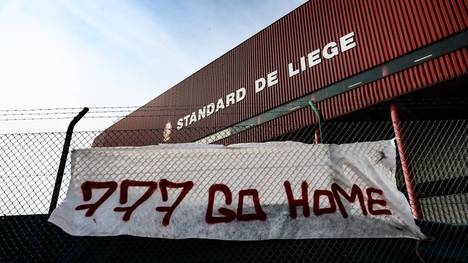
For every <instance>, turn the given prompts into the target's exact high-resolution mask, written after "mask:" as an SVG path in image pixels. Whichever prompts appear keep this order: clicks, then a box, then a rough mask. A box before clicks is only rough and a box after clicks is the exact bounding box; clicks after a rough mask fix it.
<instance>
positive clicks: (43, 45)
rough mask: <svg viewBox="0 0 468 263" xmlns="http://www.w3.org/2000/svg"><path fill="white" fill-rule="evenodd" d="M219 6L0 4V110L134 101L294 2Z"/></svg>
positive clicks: (38, 125) (22, 126)
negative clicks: (0, 93) (0, 94)
mask: <svg viewBox="0 0 468 263" xmlns="http://www.w3.org/2000/svg"><path fill="white" fill-rule="evenodd" d="M262 3H263V4H262ZM273 3H274V4H273ZM222 4H224V5H227V6H221V4H218V3H217V2H216V1H215V2H206V1H205V2H203V1H202V2H200V1H187V2H182V3H176V4H172V2H171V1H169V2H168V3H165V2H156V3H152V4H151V5H146V4H144V3H141V2H135V1H6V2H3V3H2V4H0V39H1V41H0V90H1V92H2V96H0V109H8V108H15V109H17V108H54V107H79V106H126V105H142V104H144V103H145V102H147V101H149V100H151V99H152V98H154V97H156V96H157V95H159V94H160V93H161V92H163V91H164V90H166V89H168V88H170V87H171V86H173V85H174V84H176V83H177V82H179V81H181V80H182V79H184V78H186V77H188V76H189V75H190V74H191V73H193V72H195V71H196V70H197V69H199V68H201V67H202V66H204V65H205V64H207V63H209V62H210V61H212V60H213V59H215V58H216V57H218V56H220V55H222V54H223V53H224V52H226V51H227V50H229V49H231V48H233V47H234V46H235V45H237V44H239V43H241V42H242V41H244V40H245V39H247V38H248V37H249V36H251V35H252V34H254V33H255V32H257V31H259V30H260V29H261V28H263V27H265V26H267V25H268V24H270V23H271V22H273V21H274V20H276V19H277V18H279V17H280V16H282V15H284V14H286V13H287V12H288V11H290V10H291V9H292V8H294V7H296V6H298V5H299V4H298V3H292V2H290V3H288V4H284V1H273V2H258V3H255V4H249V5H246V4H245V3H244V4H239V5H233V4H229V2H225V3H222ZM174 5H177V6H174ZM0 118H1V117H0ZM68 121H69V120H66V121H31V122H12V121H10V122H1V123H0V133H1V132H7V131H8V132H13V131H19V130H21V131H31V130H35V131H36V130H64V129H66V123H67V122H68ZM112 122H113V120H110V119H107V120H102V119H99V120H96V119H93V120H90V119H87V120H86V121H85V123H80V128H83V129H103V128H105V127H107V126H109V125H110V124H111V123H112Z"/></svg>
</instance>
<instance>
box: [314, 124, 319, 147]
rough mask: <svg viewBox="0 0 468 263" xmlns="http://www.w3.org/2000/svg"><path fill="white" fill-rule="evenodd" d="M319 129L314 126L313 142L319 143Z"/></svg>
mask: <svg viewBox="0 0 468 263" xmlns="http://www.w3.org/2000/svg"><path fill="white" fill-rule="evenodd" d="M319 137H320V136H319V130H318V129H317V128H314V144H319V143H320V138H319Z"/></svg>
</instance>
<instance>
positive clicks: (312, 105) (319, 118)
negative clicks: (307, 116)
mask: <svg viewBox="0 0 468 263" xmlns="http://www.w3.org/2000/svg"><path fill="white" fill-rule="evenodd" d="M309 105H310V108H311V109H312V111H313V112H314V113H315V117H317V122H318V129H319V139H320V142H322V120H323V118H322V112H321V111H320V110H319V108H318V107H317V104H315V102H314V101H313V100H309Z"/></svg>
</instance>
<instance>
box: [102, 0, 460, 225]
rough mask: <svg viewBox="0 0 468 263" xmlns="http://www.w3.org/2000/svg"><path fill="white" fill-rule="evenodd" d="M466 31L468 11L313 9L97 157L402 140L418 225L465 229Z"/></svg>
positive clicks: (316, 4) (164, 105)
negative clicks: (124, 149)
mask: <svg viewBox="0 0 468 263" xmlns="http://www.w3.org/2000/svg"><path fill="white" fill-rule="evenodd" d="M467 26H468V6H467V5H466V3H465V2H464V1H359V2H350V1H338V0H333V1H310V2H307V3H305V4H303V5H302V6H300V7H299V8H297V9H296V10H294V11H292V12H291V13H289V14H288V15H286V16H284V17H283V18H281V19H279V20H278V21H276V22H275V23H273V24H272V25H270V26H268V27H267V28H265V29H264V30H262V31H260V32H259V33H257V34H256V35H254V36H253V37H251V38H250V39H248V40H247V41H245V42H243V43H241V44H240V45H239V46H237V47H235V48H233V49H232V50H231V51H229V52H228V53H226V54H224V55H223V56H221V57H220V58H218V59H216V60H215V61H213V62H212V63H210V64H208V65H207V66H205V67H204V68H202V69H200V70H199V71H197V72H195V73H194V74H193V75H191V76H189V77H188V78H186V79H185V80H183V81H181V82H180V83H179V84H177V85H176V86H174V87H172V88H170V89H169V90H167V91H166V92H164V93H163V94H162V95H160V96H158V97H157V98H155V99H153V100H152V101H150V102H149V103H147V104H146V105H144V106H142V107H141V108H139V109H138V110H136V111H135V112H133V113H131V114H130V115H129V116H127V117H125V118H124V119H122V120H120V121H119V122H117V123H116V124H114V125H112V126H111V127H110V128H108V129H107V130H106V131H105V132H103V133H102V134H100V135H99V136H98V137H97V138H96V140H95V141H94V146H142V145H152V144H158V143H179V142H201V143H222V144H232V143H243V142H262V141H268V140H299V141H303V142H308V143H311V142H314V141H315V142H318V141H321V142H325V143H343V142H354V141H362V140H379V139H389V138H393V137H402V136H403V137H407V138H404V139H405V140H406V142H405V141H400V145H399V153H400V155H401V154H403V153H404V154H405V155H406V156H400V157H402V158H400V159H401V160H402V162H401V170H402V173H403V176H400V177H399V178H400V182H399V184H400V186H401V189H402V191H408V192H410V193H411V192H414V193H417V195H418V196H411V194H410V196H409V199H410V202H411V203H413V202H416V204H413V208H414V209H415V210H414V211H413V212H414V213H415V217H416V218H422V215H425V216H424V219H427V220H435V221H443V222H451V223H465V224H466V223H467V222H468V215H467V214H466V212H457V211H467V210H468V205H466V204H467V203H468V202H467V200H468V198H467V195H466V192H468V189H466V188H468V183H467V182H468V180H467V179H468V177H466V174H467V172H468V168H467V166H466V164H465V165H463V164H462V163H461V162H463V161H466V160H463V158H462V157H463V156H465V154H466V149H467V148H468V145H467V144H468V141H467V140H466V134H467V133H468V129H467V122H466V119H467V117H468V105H467V101H468V91H467V89H466V87H468V83H467V76H466V73H467V71H468V70H467V69H468V49H467V45H468V32H467V31H466V28H467ZM391 120H392V121H393V129H392V122H391ZM424 120H426V121H424ZM429 120H433V121H432V122H431V121H429ZM436 120H443V122H434V121H436ZM450 120H452V121H450ZM456 120H460V121H458V122H457V121H456ZM395 125H396V126H395ZM321 126H323V127H321ZM322 129H323V130H324V132H323V134H322ZM396 132H398V134H396ZM460 156H461V157H460ZM437 158H439V159H437ZM460 158H462V159H460ZM465 158H466V156H465ZM400 172H401V171H400ZM403 181H406V187H405V186H404V185H405V184H404V183H403ZM408 187H409V188H408ZM454 198H455V199H454ZM413 199H414V200H413ZM419 199H420V203H421V204H419V203H417V202H418V200H419ZM441 200H442V201H441ZM438 202H439V203H440V202H444V203H448V205H445V208H444V209H445V210H444V211H442V212H441V211H440V210H437V209H436V210H434V211H432V210H431V209H433V208H434V206H437V204H438ZM460 206H463V207H460ZM421 210H423V211H422V212H421ZM429 210H431V211H429Z"/></svg>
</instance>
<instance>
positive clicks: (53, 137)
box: [0, 120, 468, 262]
mask: <svg viewBox="0 0 468 263" xmlns="http://www.w3.org/2000/svg"><path fill="white" fill-rule="evenodd" d="M400 125H401V130H402V132H403V134H402V135H403V142H404V144H405V146H406V154H407V159H408V164H409V168H410V175H411V178H412V184H413V187H414V189H415V192H416V193H415V194H416V197H417V199H418V200H419V205H420V208H421V211H422V220H418V221H417V224H418V225H419V226H420V227H421V230H422V232H424V233H425V234H426V235H427V236H428V237H429V239H428V240H425V241H421V242H417V241H415V240H412V239H391V238H387V239H312V240H310V239H309V240H267V241H242V242H240V241H218V240H204V239H186V240H170V239H158V238H141V237H132V236H117V237H73V236H70V235H68V234H66V233H64V232H63V231H62V230H60V229H59V228H58V227H56V226H54V225H52V224H50V223H48V222H47V218H48V215H47V213H48V210H49V206H50V203H51V197H52V192H53V189H54V184H55V180H56V176H57V169H58V165H59V161H60V156H61V154H62V147H63V141H64V139H65V133H28V134H2V135H0V162H1V163H0V178H1V179H0V209H1V211H0V213H1V214H0V216H1V217H0V229H1V234H0V261H1V262H9V261H21V262H23V261H40V262H49V261H80V262H81V261H85V262H95V261H106V262H107V261H152V262H154V261H156V262H160V261H161V262H173V261H174V262H176V261H183V262H186V261H202V262H204V261H215V262H216V261H221V262H225V261H229V262H240V261H242V262H251V261H262V262H263V261H296V262H311V261H318V262H322V261H338V260H340V261H371V262H376V261H377V262H379V261H382V262H395V261H405V262H406V261H420V260H425V261H427V262H433V261H444V262H445V261H467V260H468V251H467V249H466V248H467V245H468V120H425V121H404V122H402V123H400ZM273 128H274V127H273ZM315 129H316V127H312V126H310V127H305V128H302V129H300V130H296V131H294V132H290V133H287V134H284V135H282V136H280V137H277V138H275V139H273V140H274V141H298V142H304V143H310V144H311V143H313V141H314V133H315ZM163 132H164V131H163V130H142V131H139V132H138V133H134V132H132V133H131V136H136V134H137V135H138V136H149V137H160V136H161V134H163ZM190 132H193V133H197V132H200V130H197V129H192V130H190ZM99 134H101V132H95V131H91V132H74V133H73V137H72V142H71V149H78V148H87V147H91V146H93V144H94V145H96V141H95V139H96V138H97V137H98V135H99ZM320 134H321V138H320V141H321V142H323V143H336V144H341V143H349V142H363V141H375V140H385V139H391V138H394V137H395V135H394V130H393V128H392V123H391V122H389V121H379V122H376V121H364V122H357V121H341V122H328V123H325V124H324V125H323V126H322V128H321V132H320ZM106 136H108V137H112V138H113V141H118V139H119V138H124V137H125V138H126V139H128V136H129V131H112V132H109V134H106ZM134 139H135V141H136V142H138V140H139V138H137V137H135V138H134ZM220 139H221V138H220ZM242 142H248V141H242ZM136 144H138V143H136ZM194 158H195V157H194ZM399 163H400V162H399V161H398V160H397V164H398V165H397V171H396V181H397V186H398V188H399V189H400V191H402V192H403V193H405V194H406V193H407V190H406V186H405V182H404V179H403V174H402V169H401V166H400V165H399ZM69 183H70V161H69V160H68V161H67V165H66V169H65V173H64V177H63V180H62V183H61V189H60V195H59V203H60V202H61V201H63V199H64V198H65V193H66V191H67V189H68V185H69Z"/></svg>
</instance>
